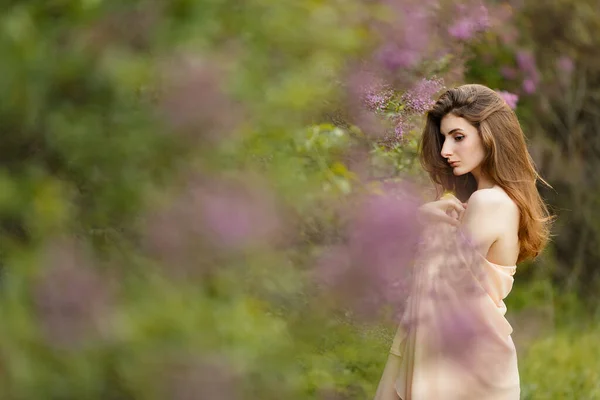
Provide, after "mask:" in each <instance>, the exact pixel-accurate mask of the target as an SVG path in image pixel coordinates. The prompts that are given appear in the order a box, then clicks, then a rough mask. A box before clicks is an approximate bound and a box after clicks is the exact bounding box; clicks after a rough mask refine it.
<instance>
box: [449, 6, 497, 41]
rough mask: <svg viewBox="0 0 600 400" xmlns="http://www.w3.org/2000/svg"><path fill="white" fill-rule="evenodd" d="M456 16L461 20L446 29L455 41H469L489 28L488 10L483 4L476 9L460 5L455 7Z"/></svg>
mask: <svg viewBox="0 0 600 400" xmlns="http://www.w3.org/2000/svg"><path fill="white" fill-rule="evenodd" d="M457 14H458V15H460V16H461V18H459V19H458V21H456V23H454V24H453V25H452V26H450V28H448V33H449V34H450V36H452V37H454V38H456V39H460V40H469V39H471V38H472V37H473V36H474V35H475V34H477V33H479V32H483V31H485V30H487V29H488V28H489V27H490V19H489V15H488V10H487V8H486V7H485V6H484V5H483V4H480V5H479V6H478V7H475V6H472V5H465V4H460V5H458V6H457Z"/></svg>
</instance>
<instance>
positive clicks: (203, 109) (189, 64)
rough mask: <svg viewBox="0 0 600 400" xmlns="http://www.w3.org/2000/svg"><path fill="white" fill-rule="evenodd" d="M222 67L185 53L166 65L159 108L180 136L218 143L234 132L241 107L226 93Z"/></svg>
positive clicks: (188, 139)
mask: <svg viewBox="0 0 600 400" xmlns="http://www.w3.org/2000/svg"><path fill="white" fill-rule="evenodd" d="M226 82H227V76H226V72H225V69H224V68H223V67H222V66H221V65H219V64H218V63H216V62H214V61H211V60H204V59H197V58H193V57H184V58H182V59H180V60H175V61H174V62H173V64H172V65H168V66H167V73H166V77H165V87H164V96H163V97H162V104H161V106H162V110H163V113H164V117H165V119H166V122H167V123H168V124H169V126H170V127H171V128H172V129H173V131H174V132H176V133H177V134H178V135H180V136H181V138H182V139H184V140H187V141H189V142H190V143H192V144H195V143H198V142H200V143H203V144H205V143H218V142H219V141H220V140H222V139H223V138H224V137H227V135H230V134H231V133H233V132H234V130H235V128H236V127H237V125H238V123H239V121H241V120H242V119H243V118H242V117H241V114H242V109H241V107H240V105H239V104H238V103H237V102H235V101H234V99H233V98H232V97H231V96H230V95H228V94H227V93H226V88H225V84H226Z"/></svg>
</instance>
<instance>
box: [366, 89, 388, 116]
mask: <svg viewBox="0 0 600 400" xmlns="http://www.w3.org/2000/svg"><path fill="white" fill-rule="evenodd" d="M393 96H394V91H393V90H392V89H390V88H389V87H387V86H380V87H376V88H370V89H369V90H367V92H366V94H365V97H364V101H365V104H366V106H367V108H368V109H369V110H371V111H376V112H381V111H384V110H385V108H386V106H387V104H388V102H389V101H390V100H391V99H392V97H393Z"/></svg>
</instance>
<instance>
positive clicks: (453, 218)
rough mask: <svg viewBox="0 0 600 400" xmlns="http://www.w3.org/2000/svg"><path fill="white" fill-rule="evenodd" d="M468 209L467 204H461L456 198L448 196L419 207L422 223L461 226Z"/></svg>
mask: <svg viewBox="0 0 600 400" xmlns="http://www.w3.org/2000/svg"><path fill="white" fill-rule="evenodd" d="M466 208H467V203H463V202H461V201H460V200H459V199H458V198H456V196H454V195H452V194H446V195H444V196H443V197H442V198H441V199H439V200H437V201H432V202H429V203H425V204H423V205H422V206H421V207H419V219H420V220H421V221H438V222H446V223H448V224H451V225H453V226H460V220H461V219H462V216H463V214H464V212H465V210H466Z"/></svg>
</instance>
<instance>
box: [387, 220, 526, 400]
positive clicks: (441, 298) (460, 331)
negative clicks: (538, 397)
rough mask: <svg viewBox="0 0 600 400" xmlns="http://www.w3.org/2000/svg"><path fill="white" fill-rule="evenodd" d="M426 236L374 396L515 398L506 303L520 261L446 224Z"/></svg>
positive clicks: (514, 360) (417, 399)
mask: <svg viewBox="0 0 600 400" xmlns="http://www.w3.org/2000/svg"><path fill="white" fill-rule="evenodd" d="M423 237H424V240H423V241H422V242H421V244H420V248H419V252H418V255H417V260H416V262H415V264H414V268H413V273H412V279H411V283H412V285H411V292H410V295H409V298H408V302H407V306H406V309H405V310H404V313H403V316H402V318H401V323H400V325H399V327H398V330H397V332H396V336H395V338H394V341H393V343H392V346H391V349H390V354H389V357H388V360H387V363H386V365H385V368H384V372H383V376H382V378H381V381H380V383H379V386H378V389H377V393H376V395H375V400H398V399H402V400H437V399H443V400H449V399H450V400H470V399H473V400H475V399H477V400H518V399H519V394H520V385H519V372H518V368H517V354H516V349H515V345H514V343H513V341H512V338H511V336H510V335H511V333H512V327H511V325H510V324H509V323H508V321H507V320H506V318H505V317H504V316H505V313H506V306H505V304H504V302H503V299H504V298H505V297H506V296H507V295H508V294H509V292H510V290H511V289H512V285H513V275H514V274H515V272H516V268H517V267H516V266H502V265H497V264H494V263H491V262H490V261H488V260H487V259H486V258H485V257H484V256H483V255H481V254H480V253H478V252H477V251H476V250H475V247H474V246H473V245H472V244H471V242H470V241H469V239H468V237H467V235H466V234H464V233H463V232H462V231H461V230H457V229H456V228H452V227H451V226H449V225H436V226H433V227H430V228H428V230H427V231H426V232H424V235H423Z"/></svg>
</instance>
